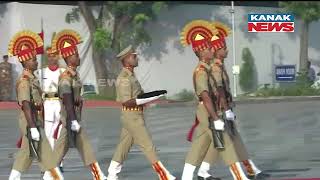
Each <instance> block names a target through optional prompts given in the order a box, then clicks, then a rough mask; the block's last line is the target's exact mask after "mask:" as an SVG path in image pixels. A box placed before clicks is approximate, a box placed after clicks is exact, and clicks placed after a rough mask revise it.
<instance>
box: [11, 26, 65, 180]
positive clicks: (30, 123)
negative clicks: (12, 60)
mask: <svg viewBox="0 0 320 180" xmlns="http://www.w3.org/2000/svg"><path fill="white" fill-rule="evenodd" d="M41 46H43V42H42V39H41V37H40V36H39V35H38V34H36V33H34V32H32V31H28V30H26V31H21V32H18V33H17V34H16V35H15V36H14V37H13V38H12V39H11V41H10V44H9V55H10V56H18V59H19V61H20V62H21V64H22V66H23V72H22V74H21V76H20V77H19V78H18V80H17V83H16V91H17V100H18V104H19V106H20V107H21V110H20V115H19V127H20V132H21V134H22V135H23V137H22V144H21V148H20V149H19V151H18V153H17V156H16V159H15V161H14V164H13V167H12V171H11V173H10V176H9V180H20V178H21V173H22V172H25V171H26V170H28V169H29V167H30V165H31V163H32V161H33V159H37V160H38V161H39V166H40V168H41V170H42V171H45V170H46V172H47V173H45V176H44V177H43V179H44V180H51V179H54V180H61V179H63V176H62V174H61V172H60V170H59V168H57V167H56V164H55V162H54V153H53V152H52V150H51V148H50V144H49V142H48V140H47V138H46V135H45V132H44V130H43V119H42V115H41V108H42V98H41V93H42V92H41V88H40V84H39V80H38V78H36V77H35V75H34V71H35V70H36V69H37V66H38V62H37V58H36V48H38V47H41Z"/></svg>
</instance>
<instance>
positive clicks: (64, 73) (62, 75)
mask: <svg viewBox="0 0 320 180" xmlns="http://www.w3.org/2000/svg"><path fill="white" fill-rule="evenodd" d="M71 77H72V74H71V72H69V71H68V70H65V71H64V72H63V73H62V74H61V75H60V77H59V78H60V79H62V78H71Z"/></svg>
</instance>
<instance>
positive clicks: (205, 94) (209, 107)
mask: <svg viewBox="0 0 320 180" xmlns="http://www.w3.org/2000/svg"><path fill="white" fill-rule="evenodd" d="M200 95H201V99H202V101H203V104H204V106H205V107H206V109H207V111H208V113H209V115H210V117H211V118H212V119H213V120H218V119H219V117H218V115H217V113H216V112H215V111H214V107H213V103H212V100H211V98H210V96H209V93H208V92H207V91H203V92H202V93H201V94H200Z"/></svg>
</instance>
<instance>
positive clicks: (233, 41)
mask: <svg viewBox="0 0 320 180" xmlns="http://www.w3.org/2000/svg"><path fill="white" fill-rule="evenodd" d="M230 13H231V18H232V51H233V52H232V55H233V67H234V66H235V65H236V45H235V40H234V1H231V10H230ZM236 78H237V75H236V74H235V73H234V74H233V96H234V97H237V79H236Z"/></svg>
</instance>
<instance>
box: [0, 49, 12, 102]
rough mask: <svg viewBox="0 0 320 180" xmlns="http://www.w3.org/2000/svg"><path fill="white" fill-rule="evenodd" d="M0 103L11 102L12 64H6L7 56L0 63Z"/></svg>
mask: <svg viewBox="0 0 320 180" xmlns="http://www.w3.org/2000/svg"><path fill="white" fill-rule="evenodd" d="M0 84H1V87H0V101H9V100H11V93H12V64H11V63H9V62H8V55H4V56H3V62H1V63H0Z"/></svg>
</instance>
